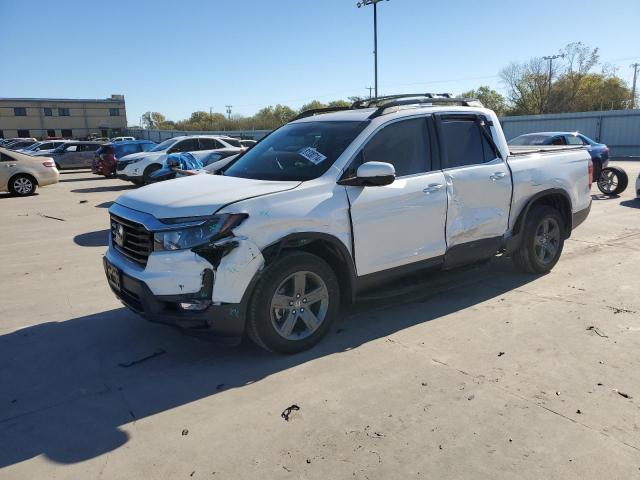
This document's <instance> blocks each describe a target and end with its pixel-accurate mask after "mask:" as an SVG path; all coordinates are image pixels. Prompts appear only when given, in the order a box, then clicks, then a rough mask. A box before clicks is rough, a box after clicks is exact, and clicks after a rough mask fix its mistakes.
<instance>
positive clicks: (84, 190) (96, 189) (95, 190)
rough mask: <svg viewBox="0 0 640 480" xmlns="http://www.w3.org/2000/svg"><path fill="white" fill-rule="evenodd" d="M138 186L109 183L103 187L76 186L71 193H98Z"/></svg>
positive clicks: (130, 188)
mask: <svg viewBox="0 0 640 480" xmlns="http://www.w3.org/2000/svg"><path fill="white" fill-rule="evenodd" d="M134 188H138V187H137V186H136V185H133V184H132V185H111V186H104V187H90V188H76V189H74V190H71V191H72V192H73V193H100V192H120V191H122V190H132V189H134Z"/></svg>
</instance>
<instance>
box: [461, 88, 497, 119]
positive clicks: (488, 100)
mask: <svg viewBox="0 0 640 480" xmlns="http://www.w3.org/2000/svg"><path fill="white" fill-rule="evenodd" d="M460 96H461V97H467V98H477V99H478V100H480V101H481V102H482V104H483V105H484V106H485V107H487V108H490V109H491V110H493V111H494V112H496V115H498V116H502V115H503V114H504V113H505V111H506V109H507V101H506V99H505V98H504V97H503V96H502V95H500V93H498V92H496V91H495V90H493V89H491V88H490V87H488V86H486V85H482V86H480V87H478V88H477V89H475V90H469V91H468V92H463V93H461V94H460Z"/></svg>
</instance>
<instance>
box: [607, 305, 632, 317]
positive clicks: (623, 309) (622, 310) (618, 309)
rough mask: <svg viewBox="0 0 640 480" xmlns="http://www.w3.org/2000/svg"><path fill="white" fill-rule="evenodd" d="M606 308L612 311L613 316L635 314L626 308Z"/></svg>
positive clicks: (609, 306)
mask: <svg viewBox="0 0 640 480" xmlns="http://www.w3.org/2000/svg"><path fill="white" fill-rule="evenodd" d="M607 307H608V308H610V309H611V310H613V314H614V315H617V314H618V313H637V312H634V311H633V310H627V309H626V308H620V307H612V306H611V305H607Z"/></svg>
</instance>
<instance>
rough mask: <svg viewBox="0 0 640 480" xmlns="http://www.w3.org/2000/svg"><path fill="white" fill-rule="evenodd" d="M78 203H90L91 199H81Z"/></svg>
mask: <svg viewBox="0 0 640 480" xmlns="http://www.w3.org/2000/svg"><path fill="white" fill-rule="evenodd" d="M78 203H89V200H80V201H79V202H78Z"/></svg>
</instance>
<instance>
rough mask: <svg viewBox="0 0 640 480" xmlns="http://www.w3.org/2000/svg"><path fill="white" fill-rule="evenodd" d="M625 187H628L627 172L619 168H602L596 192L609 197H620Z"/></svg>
mask: <svg viewBox="0 0 640 480" xmlns="http://www.w3.org/2000/svg"><path fill="white" fill-rule="evenodd" d="M627 185H629V177H628V176H627V172H625V171H624V170H623V169H621V168H619V167H607V168H603V169H602V172H601V173H600V177H599V178H598V190H600V191H601V192H602V193H603V194H605V195H607V196H609V197H615V196H618V195H620V194H621V193H622V192H624V191H625V189H626V188H627Z"/></svg>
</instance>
